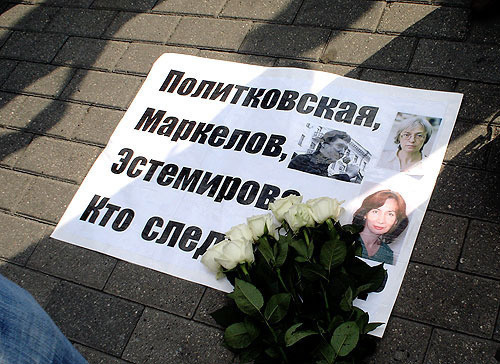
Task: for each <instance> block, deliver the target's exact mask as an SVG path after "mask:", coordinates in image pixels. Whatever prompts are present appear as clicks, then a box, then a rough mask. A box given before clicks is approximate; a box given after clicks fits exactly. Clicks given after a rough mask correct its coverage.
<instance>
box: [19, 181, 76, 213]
mask: <svg viewBox="0 0 500 364" xmlns="http://www.w3.org/2000/svg"><path fill="white" fill-rule="evenodd" d="M77 189H78V187H77V186H76V185H73V184H69V183H65V182H59V181H54V180H51V179H48V178H43V177H36V179H35V180H34V181H32V182H31V183H30V184H29V186H28V190H27V191H26V193H25V194H24V195H23V196H22V198H21V200H20V201H19V204H18V205H17V207H16V212H17V213H20V214H24V215H27V216H32V217H34V218H37V219H40V220H44V221H48V222H51V223H57V222H58V221H59V219H60V218H61V216H62V215H63V213H64V211H65V210H66V207H67V206H68V204H69V203H70V201H71V199H72V198H73V196H74V195H75V193H76V190H77Z"/></svg>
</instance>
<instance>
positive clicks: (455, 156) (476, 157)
mask: <svg viewBox="0 0 500 364" xmlns="http://www.w3.org/2000/svg"><path fill="white" fill-rule="evenodd" d="M491 138H492V135H491V132H490V133H489V132H488V128H487V126H486V125H477V124H472V123H466V122H461V121H457V123H456V124H455V128H454V129H453V133H452V134H451V139H450V143H449V144H448V148H447V149H446V155H445V156H444V160H445V161H447V162H453V163H454V164H460V165H464V166H471V167H476V168H484V167H485V165H486V160H487V158H488V147H487V145H488V143H490V142H491V140H492V139H491Z"/></svg>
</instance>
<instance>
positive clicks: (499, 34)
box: [467, 14, 500, 44]
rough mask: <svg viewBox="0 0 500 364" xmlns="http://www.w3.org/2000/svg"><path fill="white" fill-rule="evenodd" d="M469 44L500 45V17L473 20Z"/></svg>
mask: <svg viewBox="0 0 500 364" xmlns="http://www.w3.org/2000/svg"><path fill="white" fill-rule="evenodd" d="M470 25H471V26H470V32H469V38H468V39H467V40H468V41H469V42H474V43H491V44H500V17H499V16H498V14H497V16H491V17H482V18H480V19H474V18H473V19H472V20H471V24H470Z"/></svg>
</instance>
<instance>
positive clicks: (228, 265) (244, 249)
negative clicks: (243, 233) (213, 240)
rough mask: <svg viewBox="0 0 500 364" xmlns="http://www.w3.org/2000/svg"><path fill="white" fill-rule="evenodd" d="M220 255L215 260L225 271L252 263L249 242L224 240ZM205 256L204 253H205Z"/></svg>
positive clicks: (251, 246) (250, 244)
mask: <svg viewBox="0 0 500 364" xmlns="http://www.w3.org/2000/svg"><path fill="white" fill-rule="evenodd" d="M222 243H224V245H223V246H222V251H221V255H220V256H218V257H216V258H215V261H216V262H217V263H220V265H222V266H223V267H224V268H225V269H233V268H234V267H236V266H237V265H238V264H240V263H245V262H247V263H253V261H254V255H253V244H252V242H251V241H246V242H243V241H231V240H224V241H222V242H220V243H219V244H222ZM205 254H206V253H205Z"/></svg>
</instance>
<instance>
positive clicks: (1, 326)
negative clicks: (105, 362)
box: [0, 275, 87, 364]
mask: <svg viewBox="0 0 500 364" xmlns="http://www.w3.org/2000/svg"><path fill="white" fill-rule="evenodd" d="M0 363H1V364H87V361H86V360H85V359H84V358H83V357H82V356H81V355H80V353H79V352H78V351H77V350H76V349H75V348H74V347H73V345H71V343H70V342H69V341H68V339H66V337H65V336H64V335H63V334H62V332H61V331H60V330H59V328H58V327H57V326H56V325H55V324H54V322H53V321H52V320H51V319H50V317H49V316H48V315H47V313H46V312H45V311H44V310H43V309H42V308H41V307H40V305H38V303H37V302H36V301H35V299H34V298H33V297H32V296H31V295H30V294H29V293H28V292H26V291H25V290H24V289H22V288H21V287H19V286H18V285H16V284H14V283H12V282H11V281H9V280H8V279H6V278H5V277H3V276H2V275H0Z"/></svg>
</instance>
